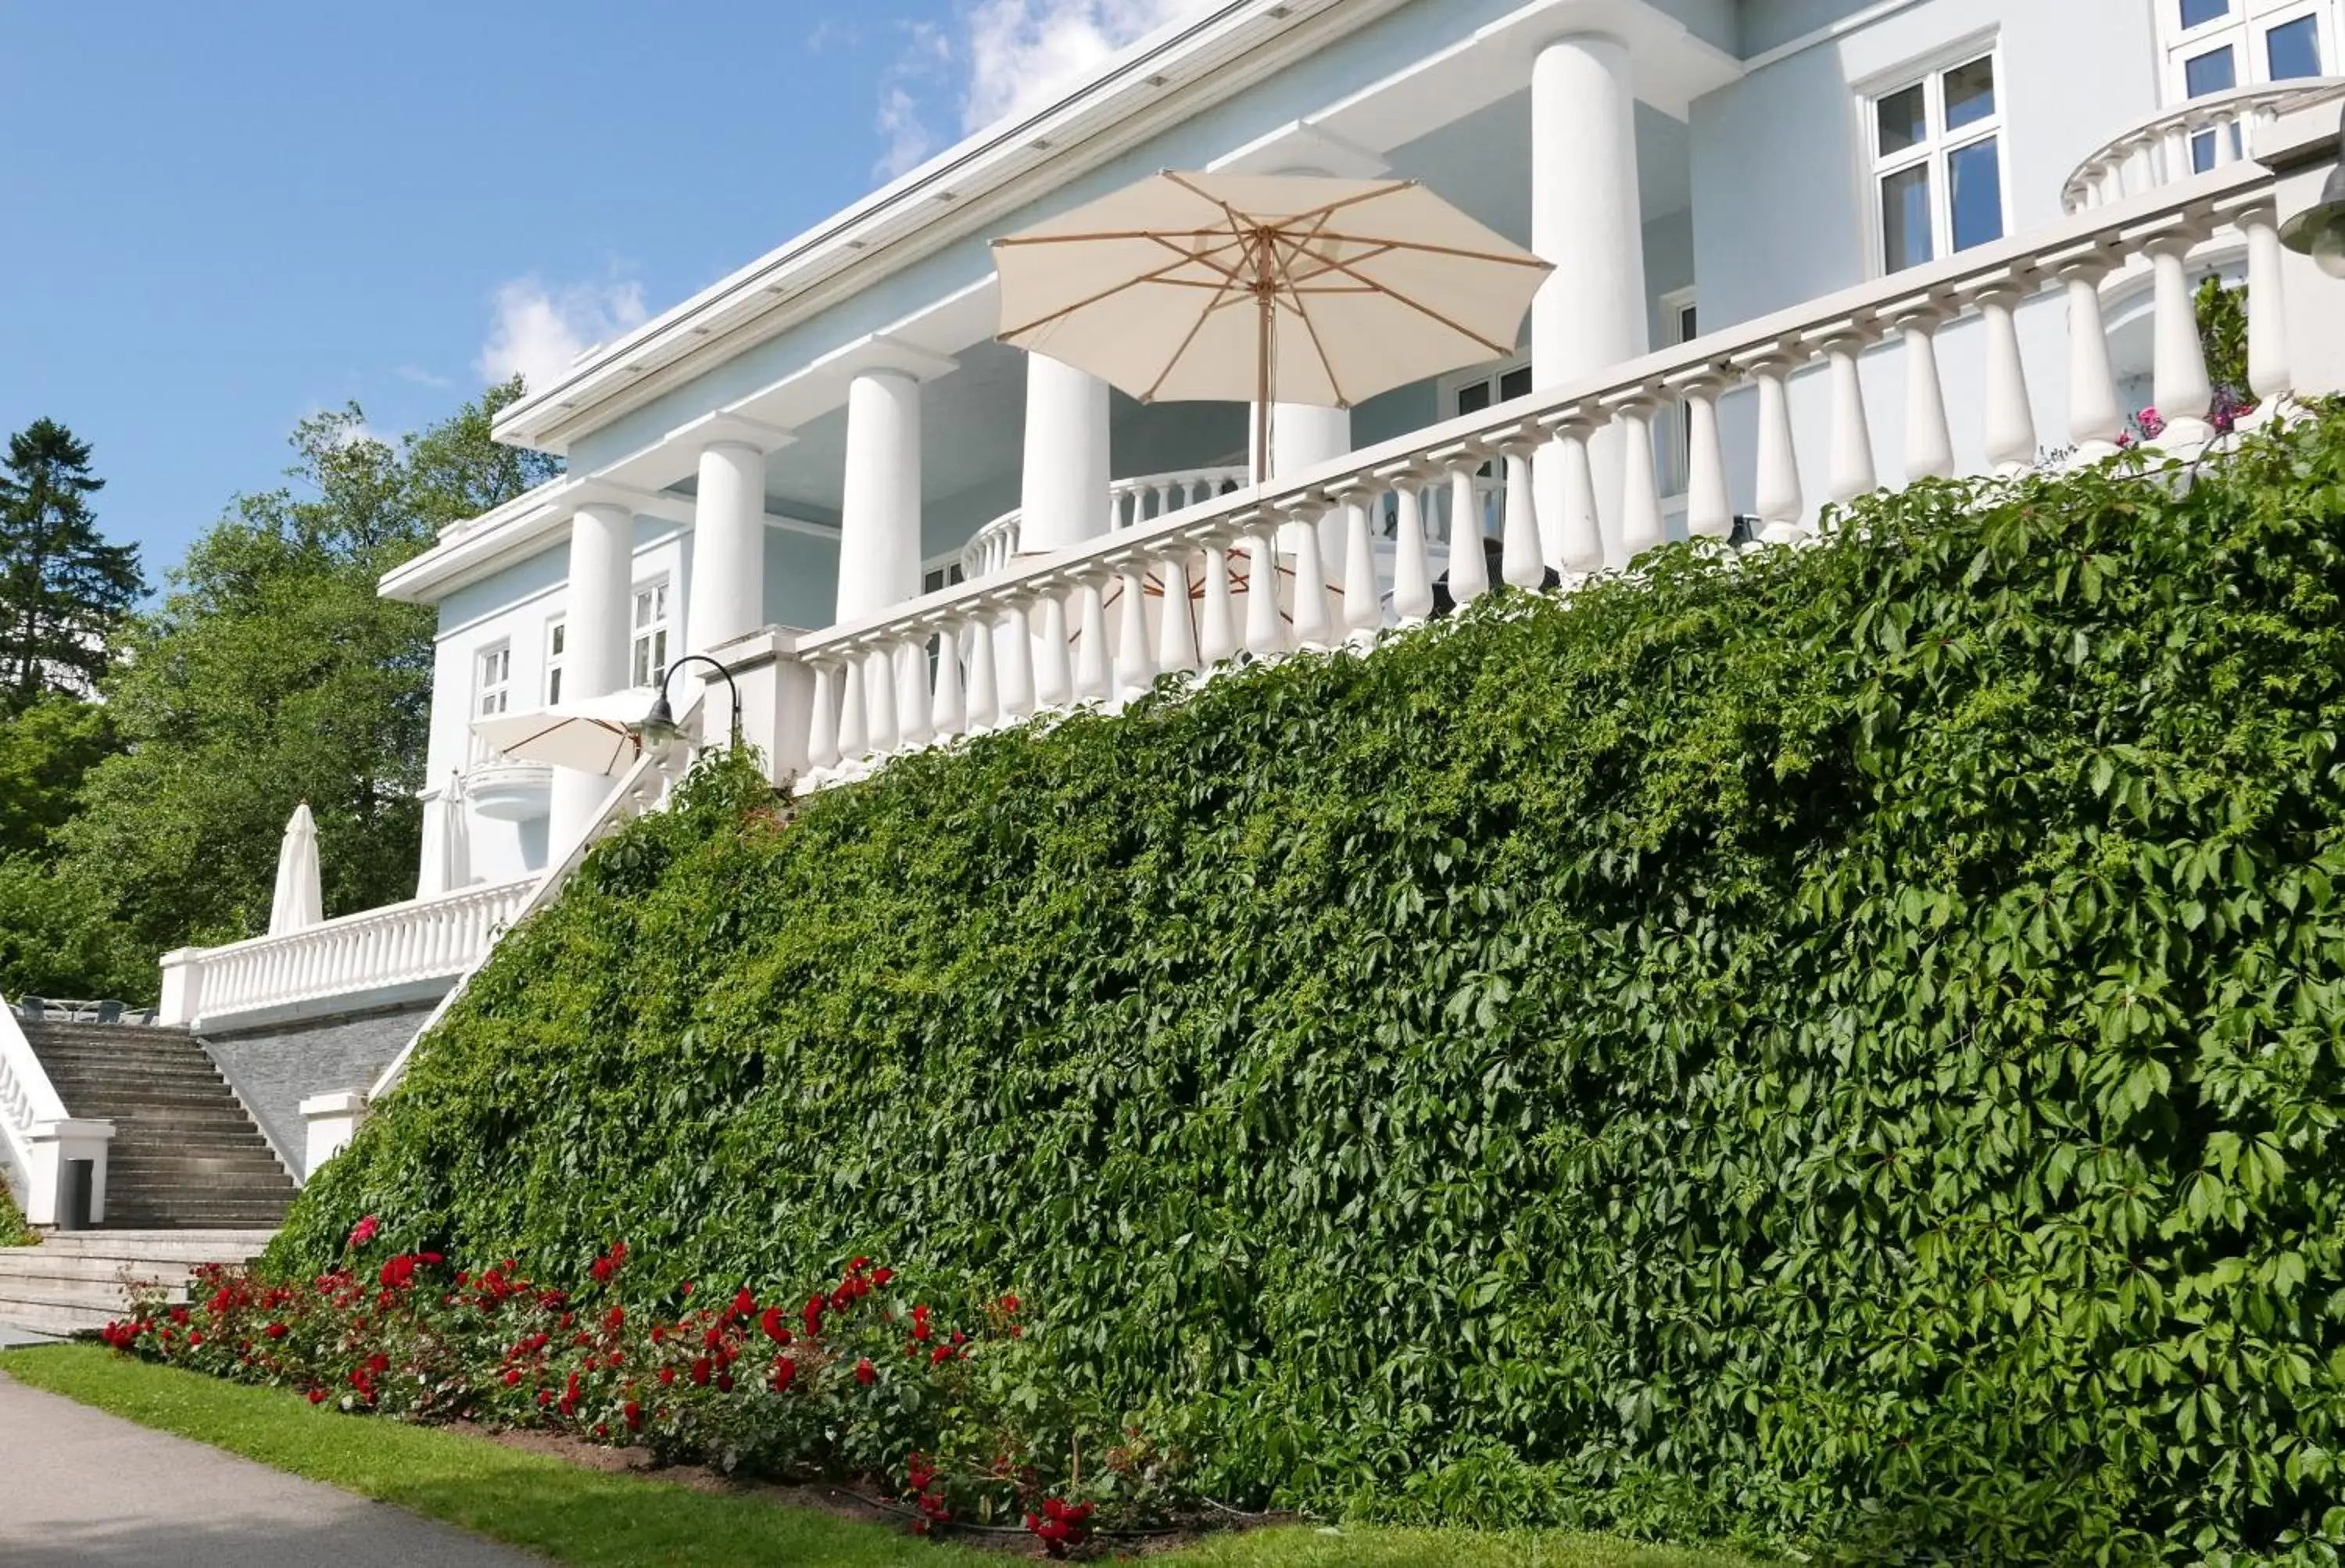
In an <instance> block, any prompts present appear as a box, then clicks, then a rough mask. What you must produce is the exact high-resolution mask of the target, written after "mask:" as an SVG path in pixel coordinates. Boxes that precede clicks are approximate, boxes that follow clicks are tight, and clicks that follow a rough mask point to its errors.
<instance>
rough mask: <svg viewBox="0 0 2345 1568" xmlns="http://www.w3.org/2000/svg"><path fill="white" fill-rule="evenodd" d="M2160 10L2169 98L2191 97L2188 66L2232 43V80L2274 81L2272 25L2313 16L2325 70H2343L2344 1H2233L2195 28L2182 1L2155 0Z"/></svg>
mask: <svg viewBox="0 0 2345 1568" xmlns="http://www.w3.org/2000/svg"><path fill="white" fill-rule="evenodd" d="M2151 4H2152V5H2155V6H2156V8H2157V40H2158V44H2159V46H2161V49H2162V54H2163V60H2164V66H2163V68H2162V70H2161V71H2160V73H2159V76H2160V86H2161V87H2163V89H2164V91H2165V95H2166V102H2167V104H2168V105H2169V106H2171V105H2180V104H2187V103H2188V102H2189V101H2190V89H2189V86H2188V78H2187V77H2186V76H2185V74H2184V73H2185V70H2186V68H2187V67H2188V65H2189V63H2190V62H2191V61H2193V60H2196V59H2198V58H2199V57H2200V56H2204V55H2207V54H2208V53H2211V52H2212V51H2213V50H2215V49H2216V48H2218V47H2220V46H2223V45H2226V44H2228V45H2229V46H2230V47H2231V51H2232V53H2231V59H2232V64H2233V67H2234V68H2233V72H2232V82H2233V85H2234V86H2237V87H2264V86H2269V84H2270V82H2271V80H2272V75H2271V46H2270V43H2269V34H2270V33H2271V32H2272V31H2273V29H2275V28H2278V27H2283V26H2286V25H2288V24H2289V23H2290V22H2294V21H2298V20H2300V19H2301V18H2303V17H2306V16H2310V17H2312V18H2313V19H2314V27H2315V29H2316V30H2317V32H2318V33H2319V35H2320V64H2321V70H2322V74H2323V75H2331V76H2333V75H2337V74H2339V49H2338V46H2339V40H2340V37H2345V33H2340V27H2345V15H2340V0H2230V9H2229V10H2228V12H2226V13H2225V14H2224V15H2220V16H2218V17H2216V18H2215V19H2214V20H2213V21H2211V22H2201V23H2200V24H2199V25H2198V26H2196V27H2188V28H2186V27H2184V26H2183V25H2182V0H2151Z"/></svg>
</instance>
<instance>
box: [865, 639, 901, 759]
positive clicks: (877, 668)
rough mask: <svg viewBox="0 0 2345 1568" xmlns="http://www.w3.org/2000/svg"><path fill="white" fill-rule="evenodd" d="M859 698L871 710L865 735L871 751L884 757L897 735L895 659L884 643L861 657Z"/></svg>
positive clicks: (891, 747)
mask: <svg viewBox="0 0 2345 1568" xmlns="http://www.w3.org/2000/svg"><path fill="white" fill-rule="evenodd" d="M862 657H863V660H864V665H865V668H864V671H863V700H864V702H865V703H866V704H868V706H869V708H870V710H871V715H870V722H871V728H870V731H869V733H868V740H869V741H870V745H871V754H872V755H873V756H874V757H885V756H887V755H888V753H889V752H891V751H893V750H895V749H896V747H897V743H898V740H900V738H901V736H900V734H899V733H898V730H897V728H896V691H897V687H896V683H897V679H898V677H897V674H896V658H895V655H894V654H893V652H891V651H890V650H889V649H888V647H887V646H886V645H884V644H883V645H881V646H880V647H876V648H873V649H871V650H870V651H869V652H868V653H867V654H865V655H863V656H862Z"/></svg>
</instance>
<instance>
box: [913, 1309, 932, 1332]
mask: <svg viewBox="0 0 2345 1568" xmlns="http://www.w3.org/2000/svg"><path fill="white" fill-rule="evenodd" d="M928 1337H929V1309H928V1308H926V1307H915V1308H912V1338H913V1339H927V1338H928Z"/></svg>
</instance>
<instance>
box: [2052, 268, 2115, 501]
mask: <svg viewBox="0 0 2345 1568" xmlns="http://www.w3.org/2000/svg"><path fill="white" fill-rule="evenodd" d="M2107 271H2108V264H2107V263H2106V261H2104V260H2101V259H2100V258H2099V257H2098V256H2093V257H2088V258H2086V260H2081V261H2077V262H2075V263H2072V264H2071V265H2069V266H2068V267H2066V268H2065V269H2063V270H2062V271H2061V273H2060V279H2061V282H2062V284H2063V285H2064V286H2065V287H2066V290H2067V293H2068V439H2069V440H2070V441H2072V442H2074V443H2076V454H2077V455H2078V456H2079V457H2081V458H2083V459H2084V460H2085V461H2086V462H2088V463H2089V462H2092V461H2094V460H2095V459H2097V458H2103V457H2106V456H2108V455H2109V453H2113V452H2115V451H2116V450H2117V437H2118V436H2120V435H2122V434H2124V433H2125V410H2124V409H2123V408H2122V407H2121V406H2119V404H2118V402H2117V372H2116V371H2115V370H2114V369H2113V368H2112V367H2111V365H2110V362H2109V331H2108V322H2107V319H2106V316H2105V315H2104V313H2103V312H2102V310H2101V279H2102V278H2103V277H2104V276H2105V275H2106V273H2107Z"/></svg>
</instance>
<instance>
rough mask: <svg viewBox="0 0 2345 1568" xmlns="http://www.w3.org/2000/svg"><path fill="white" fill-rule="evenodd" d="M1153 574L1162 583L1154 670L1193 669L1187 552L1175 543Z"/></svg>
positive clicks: (1194, 636) (1194, 648)
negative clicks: (1162, 592) (1162, 594)
mask: <svg viewBox="0 0 2345 1568" xmlns="http://www.w3.org/2000/svg"><path fill="white" fill-rule="evenodd" d="M1156 575H1157V576H1158V577H1159V578H1160V579H1162V582H1163V584H1164V596H1163V597H1162V599H1160V600H1158V601H1157V606H1156V607H1157V616H1156V667H1157V668H1158V669H1160V670H1162V671H1164V672H1166V673H1167V674H1171V673H1173V671H1176V670H1190V669H1195V668H1196V667H1197V626H1196V623H1195V622H1194V621H1193V620H1192V619H1191V618H1190V617H1191V616H1192V615H1193V606H1191V604H1190V601H1189V552H1188V551H1187V550H1186V549H1185V548H1183V546H1182V545H1180V544H1179V542H1177V541H1174V542H1172V548H1171V549H1170V550H1168V551H1167V552H1166V553H1165V554H1164V555H1162V556H1160V557H1158V560H1157V565H1156Z"/></svg>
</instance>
